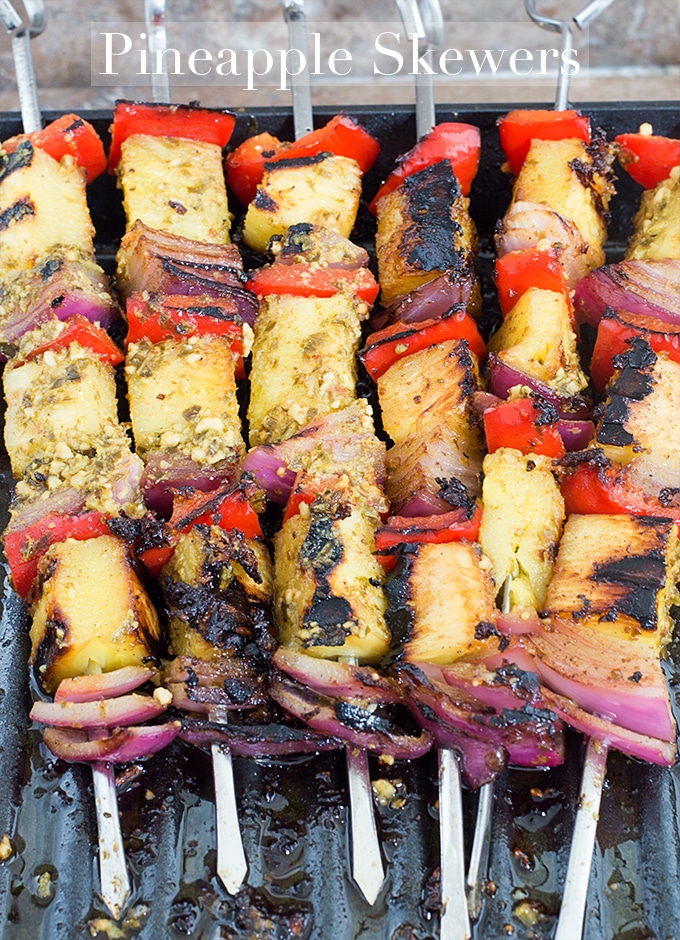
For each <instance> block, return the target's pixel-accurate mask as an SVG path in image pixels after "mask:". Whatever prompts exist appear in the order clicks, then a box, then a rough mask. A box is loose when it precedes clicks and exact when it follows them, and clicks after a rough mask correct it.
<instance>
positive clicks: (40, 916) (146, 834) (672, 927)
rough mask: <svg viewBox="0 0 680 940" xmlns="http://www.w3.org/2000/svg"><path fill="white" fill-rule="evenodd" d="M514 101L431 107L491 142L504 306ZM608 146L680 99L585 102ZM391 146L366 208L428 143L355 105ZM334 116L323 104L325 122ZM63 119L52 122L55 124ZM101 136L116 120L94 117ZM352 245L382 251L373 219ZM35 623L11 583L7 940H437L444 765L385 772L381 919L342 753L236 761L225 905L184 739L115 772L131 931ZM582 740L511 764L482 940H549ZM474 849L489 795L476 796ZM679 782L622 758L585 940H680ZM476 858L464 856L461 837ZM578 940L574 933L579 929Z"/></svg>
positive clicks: (2, 914)
mask: <svg viewBox="0 0 680 940" xmlns="http://www.w3.org/2000/svg"><path fill="white" fill-rule="evenodd" d="M510 107H511V106H510V105H508V106H503V105H498V106H496V107H494V108H493V109H491V108H489V107H488V106H484V107H480V108H477V109H473V108H468V109H466V110H464V111H455V110H452V109H451V108H446V107H442V108H439V109H438V114H437V119H438V121H447V120H460V121H467V122H470V123H474V124H477V125H478V126H480V128H481V131H482V160H481V168H480V173H479V175H478V177H477V180H476V181H475V184H474V186H473V190H472V194H471V211H472V214H473V217H474V218H475V221H476V223H477V226H478V228H479V232H480V236H481V245H482V253H481V257H480V273H481V274H482V277H483V278H484V279H485V296H486V297H487V298H489V304H490V308H491V309H493V304H494V300H493V290H492V282H491V279H490V273H491V270H492V236H493V230H494V226H495V223H496V220H497V219H498V218H499V217H500V216H501V215H502V214H503V212H504V210H505V208H506V206H507V204H508V201H509V198H510V184H509V181H508V178H507V177H505V176H504V175H503V174H502V173H501V171H500V164H501V163H502V155H501V152H500V149H499V145H498V139H497V134H496V130H495V121H496V118H497V117H498V116H499V115H500V114H502V113H504V112H505V111H507V110H508V109H509V108H510ZM583 110H584V111H587V112H588V113H589V114H590V115H591V117H592V119H593V123H594V124H595V125H600V126H602V127H603V128H604V129H605V131H606V132H607V135H608V137H609V138H611V137H612V136H613V135H615V134H617V133H620V132H623V131H630V130H636V129H637V127H638V125H639V124H640V123H641V122H642V121H650V122H652V123H653V125H654V129H655V131H656V132H657V133H660V134H668V135H670V136H675V137H680V105H677V104H672V103H669V104H661V105H658V104H649V105H646V104H636V105H625V106H611V105H584V106H583ZM351 113H352V115H353V116H355V117H357V118H359V119H360V120H361V121H362V122H363V123H364V125H365V126H366V127H367V129H368V130H369V131H371V133H373V134H374V135H375V136H377V137H378V139H379V140H380V141H381V142H382V145H383V149H382V152H381V155H380V158H379V160H378V162H377V164H376V166H375V167H374V168H373V169H372V170H371V172H370V173H369V174H368V176H367V178H366V180H365V184H364V192H365V193H366V195H367V196H368V197H369V198H370V197H371V196H372V195H373V193H374V192H375V190H376V189H377V186H378V185H379V183H380V181H381V180H382V179H383V178H384V177H385V176H386V175H387V174H388V173H389V171H390V169H391V168H392V166H393V161H394V159H395V157H397V156H398V154H399V153H402V152H403V151H404V150H406V149H408V148H409V147H410V146H412V144H413V143H414V142H415V120H414V116H413V111H412V109H411V108H408V107H402V108H394V109H390V110H381V109H379V108H366V107H365V108H352V109H351ZM332 114H333V111H332V110H330V109H327V108H326V109H322V108H319V109H317V111H316V114H315V117H316V120H317V121H318V122H319V123H324V122H325V121H326V120H328V119H329V118H330V117H331V116H332ZM57 116H58V114H56V113H53V114H46V115H45V117H46V118H47V119H52V118H53V117H57ZM82 116H83V117H85V118H87V119H88V120H90V121H92V122H93V123H94V124H95V126H96V127H97V129H98V130H99V131H100V133H102V134H103V135H104V136H106V135H107V134H108V125H109V123H110V120H111V115H110V113H108V112H90V113H87V112H84V113H82ZM20 130H21V125H20V120H19V117H18V115H8V114H5V115H0V139H3V140H4V139H5V138H7V137H9V136H11V135H13V134H16V133H19V132H20ZM257 130H260V131H264V130H267V131H270V132H271V133H273V134H275V135H277V136H279V137H281V138H282V139H292V138H293V136H294V134H293V122H292V116H291V114H290V112H289V111H287V110H283V109H281V110H279V109H276V110H257V109H255V110H254V111H252V112H248V113H245V112H244V113H241V114H239V117H238V122H237V127H236V131H235V134H234V138H233V140H234V143H238V142H239V141H240V140H241V139H242V138H243V137H245V136H247V135H248V134H249V133H252V132H254V131H257ZM618 190H619V192H618V195H617V196H616V197H615V199H614V201H613V204H612V221H611V226H610V242H609V244H610V245H611V257H612V258H616V257H618V256H619V255H620V253H621V251H622V249H623V246H624V245H625V242H626V239H627V237H628V234H629V232H630V227H631V219H632V216H633V214H634V212H635V211H636V208H637V204H638V200H639V192H640V190H639V187H637V186H636V185H635V184H634V183H632V181H630V180H629V179H628V177H627V175H625V174H621V178H620V179H619V182H618ZM90 199H91V209H92V214H93V218H94V222H95V226H96V228H97V248H98V253H99V257H100V259H101V261H102V262H103V263H104V265H105V267H107V268H108V270H111V263H112V259H113V256H114V254H115V251H116V247H117V243H118V241H119V239H120V237H121V235H122V233H123V230H124V218H123V212H122V208H121V200H120V196H119V194H118V192H117V190H116V188H115V182H114V180H113V178H112V177H106V178H103V179H101V178H100V180H98V181H97V182H96V183H95V184H94V185H93V187H91V193H90ZM357 236H358V237H357V240H358V241H360V242H362V243H363V244H365V245H366V246H368V245H370V242H371V238H372V228H371V224H370V221H369V220H368V219H367V215H366V213H362V216H361V218H360V220H359V223H358V229H357ZM0 473H1V474H2V478H1V480H0V488H1V491H2V493H1V496H0V499H1V500H2V502H1V504H0V513H1V518H0V523H1V524H2V526H3V528H4V525H5V524H6V520H7V503H8V496H9V491H10V487H11V474H10V471H9V466H8V462H7V458H6V455H4V453H3V455H2V463H1V464H0ZM27 626H28V618H27V616H26V613H25V610H24V608H23V605H22V604H21V602H20V601H19V600H18V598H17V597H16V595H14V593H13V592H12V591H11V589H10V588H9V586H8V585H7V584H5V589H4V596H3V607H2V620H1V622H0V649H1V650H2V653H1V655H0V755H1V759H2V763H1V765H0V781H1V784H0V836H2V834H3V833H5V832H6V833H8V834H9V836H10V839H11V841H12V845H13V847H14V854H13V855H12V856H11V857H10V858H9V859H8V860H6V861H4V862H0V936H2V938H6V940H24V938H25V940H29V938H30V940H73V938H91V937H102V938H104V937H109V938H111V940H113V938H118V937H121V938H133V937H134V938H141V940H165V938H167V940H179V938H182V937H187V936H189V937H194V938H205V940H227V938H228V940H236V938H238V940H241V938H243V940H245V938H253V940H254V938H258V940H285V938H288V937H291V938H292V937H296V938H313V940H355V938H356V940H358V938H362V940H426V938H435V937H437V936H438V910H437V904H438V896H439V892H438V883H437V875H436V870H437V866H438V858H439V842H438V827H437V819H436V789H437V788H436V760H435V758H434V756H433V755H429V756H428V757H427V758H425V759H423V760H421V761H419V762H417V763H414V764H410V765H409V764H405V763H404V764H397V765H395V766H394V767H393V768H383V767H380V766H379V765H378V763H377V762H374V761H373V759H371V760H372V763H371V771H372V777H373V778H374V779H375V778H376V777H387V778H390V779H392V780H393V782H395V783H397V782H398V784H399V788H398V794H399V796H403V797H404V799H405V802H404V806H403V807H402V808H394V807H390V806H387V807H382V808H379V809H378V827H379V833H380V839H381V843H382V847H383V851H384V855H385V859H386V863H387V865H386V867H387V879H386V882H385V885H384V887H383V891H382V893H381V895H380V897H379V898H378V902H377V904H376V905H375V907H374V908H373V909H370V908H369V907H368V906H367V905H366V904H365V903H364V901H363V900H362V899H361V897H360V895H359V894H358V892H357V891H356V889H355V888H354V887H353V885H352V883H351V880H350V877H349V875H348V871H349V855H348V843H347V830H348V820H347V793H346V779H345V768H344V761H343V760H342V758H341V756H338V755H332V754H331V755H321V756H318V757H311V758H305V759H304V760H293V761H291V762H286V763H283V762H278V763H268V764H264V763H258V762H256V761H252V760H245V759H241V758H235V760H234V764H235V775H236V791H237V797H238V800H239V808H240V817H241V824H242V831H243V838H244V846H245V850H246V855H247V858H248V861H249V865H250V870H249V876H248V881H247V884H246V886H245V887H244V889H243V890H242V892H241V893H240V894H239V895H238V896H237V897H236V898H231V897H229V895H227V893H226V892H225V891H224V889H223V888H222V887H221V886H220V884H219V883H218V881H217V878H216V875H215V860H216V856H215V833H214V821H213V817H214V803H213V787H212V776H211V769H210V761H209V758H208V757H207V756H206V755H204V754H202V753H201V752H200V751H198V750H196V749H192V748H189V746H185V745H181V744H175V745H173V746H172V747H171V748H169V749H168V750H166V751H164V752H162V753H161V754H159V755H156V756H155V757H154V758H152V759H151V760H150V761H148V762H147V763H145V764H143V765H139V766H137V767H133V768H132V769H129V770H125V769H123V770H121V769H120V768H119V778H120V779H119V784H120V792H119V805H120V809H121V813H122V829H123V834H124V837H125V841H126V852H127V858H128V864H129V867H130V871H131V876H132V882H133V895H132V898H131V901H130V905H129V908H128V913H127V917H126V918H125V920H124V921H123V922H121V923H119V924H115V923H114V922H112V921H111V919H110V916H109V915H108V912H107V910H106V908H105V906H104V904H103V902H102V900H101V898H100V897H99V895H98V868H97V830H96V820H95V814H94V801H93V794H92V783H91V775H90V772H89V769H88V768H86V767H83V766H78V765H75V766H72V765H66V764H64V763H62V762H59V761H56V760H54V759H53V758H52V757H51V755H50V754H49V752H47V750H46V749H45V748H44V746H43V745H42V744H41V736H40V732H39V731H38V730H36V729H35V728H33V727H32V726H31V724H30V723H29V721H28V719H27V712H28V709H29V707H30V676H29V671H28V668H27V665H26V662H27V656H28V640H27ZM668 677H669V681H670V683H671V687H672V692H673V698H674V702H675V704H676V705H677V701H676V700H677V699H678V692H677V687H678V683H679V682H680V640H678V641H676V642H675V644H674V645H673V646H672V647H671V658H670V660H669V663H668ZM581 763H582V743H581V739H580V737H578V736H577V735H570V736H569V738H568V758H567V763H566V765H565V767H563V768H558V769H556V770H552V771H548V772H529V771H512V770H510V771H508V772H506V773H504V774H503V775H502V776H501V777H500V779H499V781H498V783H497V786H496V791H495V794H496V795H495V808H494V823H493V825H494V830H493V840H492V850H491V864H490V878H491V881H490V883H489V885H488V886H487V888H488V891H487V893H488V897H487V899H486V900H485V904H484V909H483V914H482V917H481V919H480V921H479V922H478V923H477V925H476V926H475V929H474V937H475V938H476V940H497V938H501V937H506V936H510V937H515V938H526V940H548V938H550V937H551V935H552V932H553V930H554V925H555V918H556V914H557V911H558V909H559V903H560V896H561V889H562V884H563V880H564V874H565V870H566V863H567V857H568V851H569V843H570V837H571V830H572V825H573V818H574V807H575V803H576V799H577V796H578V788H579V781H580V769H581ZM464 806H465V812H466V818H467V824H466V835H467V837H468V842H469V840H470V839H471V835H472V830H473V825H474V811H475V806H476V796H475V795H474V794H471V793H465V794H464ZM679 808H680V774H679V772H678V770H677V768H674V769H671V770H666V769H660V768H656V767H648V766H646V765H642V764H639V763H637V762H634V761H631V760H628V759H626V758H623V757H622V756H621V755H619V754H617V753H612V754H611V755H610V759H609V761H608V779H607V783H606V786H605V791H604V795H603V801H602V808H601V814H600V822H599V828H598V839H597V845H596V852H595V859H594V863H593V871H592V876H591V881H590V890H589V898H588V910H587V915H586V928H585V937H586V940H676V938H680V870H679V869H680V830H679V822H678V811H679ZM468 851H469V844H468ZM574 940H578V938H577V937H576V936H575V938H574Z"/></svg>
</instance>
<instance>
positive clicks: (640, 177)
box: [615, 134, 680, 189]
mask: <svg viewBox="0 0 680 940" xmlns="http://www.w3.org/2000/svg"><path fill="white" fill-rule="evenodd" d="M615 140H616V143H617V144H619V146H620V147H621V151H620V153H619V163H620V164H621V166H622V167H624V169H625V170H627V171H628V173H629V174H630V176H632V177H633V179H634V180H635V181H636V183H640V185H641V186H644V188H645V189H654V187H655V186H658V184H659V183H661V182H662V181H663V180H666V179H668V177H669V176H670V173H671V170H672V169H673V167H675V166H679V165H680V140H675V139H674V138H672V137H657V136H656V135H654V134H619V136H618V137H616V138H615Z"/></svg>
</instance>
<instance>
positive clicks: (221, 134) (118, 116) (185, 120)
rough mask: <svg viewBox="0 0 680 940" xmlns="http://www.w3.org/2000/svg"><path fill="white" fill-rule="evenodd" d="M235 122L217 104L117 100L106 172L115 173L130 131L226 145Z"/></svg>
mask: <svg viewBox="0 0 680 940" xmlns="http://www.w3.org/2000/svg"><path fill="white" fill-rule="evenodd" d="M235 123H236V117H235V115H233V114H232V113H231V112H230V111H223V110H221V109H218V108H199V107H197V106H196V105H190V104H144V103H142V102H139V101H118V102H117V103H116V108H115V110H114V112H113V124H112V125H111V150H110V151H109V172H110V173H115V170H116V167H117V166H118V163H119V161H120V148H121V146H122V145H123V143H124V142H125V141H126V140H127V139H128V137H132V135H133V134H147V135H149V136H150V137H183V138H185V139H186V140H201V141H204V142H205V143H208V144H216V145H217V146H218V147H226V145H227V144H228V142H229V139H230V137H231V134H232V131H233V130H234V124H235Z"/></svg>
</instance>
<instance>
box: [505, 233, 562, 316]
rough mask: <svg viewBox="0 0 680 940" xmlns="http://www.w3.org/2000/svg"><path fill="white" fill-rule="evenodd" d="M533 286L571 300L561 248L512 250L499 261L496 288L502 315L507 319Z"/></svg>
mask: <svg viewBox="0 0 680 940" xmlns="http://www.w3.org/2000/svg"><path fill="white" fill-rule="evenodd" d="M530 287H540V288H541V290H552V291H556V292H557V293H560V294H564V296H565V297H567V298H568V297H569V285H568V284H567V277H566V274H565V273H564V267H563V266H562V264H561V262H560V256H559V251H558V249H556V248H550V249H548V250H547V251H539V250H538V249H537V248H527V249H525V250H523V251H509V252H508V253H507V254H506V255H503V257H502V258H498V259H497V260H496V288H497V290H498V299H499V302H500V307H501V313H502V314H503V316H507V314H508V313H509V312H510V311H511V310H512V308H513V307H514V306H515V304H516V303H517V301H518V300H519V299H520V297H521V296H522V294H525V293H526V292H527V291H528V290H529V288H530Z"/></svg>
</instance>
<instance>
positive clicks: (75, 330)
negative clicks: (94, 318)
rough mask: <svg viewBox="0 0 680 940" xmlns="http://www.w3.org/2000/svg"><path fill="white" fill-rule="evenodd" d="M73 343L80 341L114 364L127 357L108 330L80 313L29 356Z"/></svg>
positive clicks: (70, 318) (64, 347)
mask: <svg viewBox="0 0 680 940" xmlns="http://www.w3.org/2000/svg"><path fill="white" fill-rule="evenodd" d="M71 343H79V344H80V345H81V346H82V347H83V349H90V350H92V352H93V353H95V355H97V356H99V358H100V359H103V360H104V362H109V363H110V364H111V365H112V366H117V365H120V363H121V362H122V361H123V359H124V358H125V357H124V356H123V353H122V352H121V351H120V349H119V348H118V346H116V344H115V343H114V341H113V340H112V339H111V337H110V336H109V334H108V333H107V332H106V330H104V329H102V327H101V326H99V325H98V324H97V323H92V322H91V321H90V320H88V319H87V317H84V316H82V315H81V314H79V313H76V314H74V316H72V317H69V319H68V320H67V321H66V326H65V327H64V329H63V330H62V331H61V333H59V335H58V336H56V337H55V338H54V339H52V340H50V341H49V342H47V343H42V344H41V345H40V346H36V347H35V349H32V350H31V352H30V353H29V354H28V356H27V358H28V359H33V358H35V356H38V355H40V353H44V352H46V350H48V349H54V350H58V349H68V347H69V346H70V345H71Z"/></svg>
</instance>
